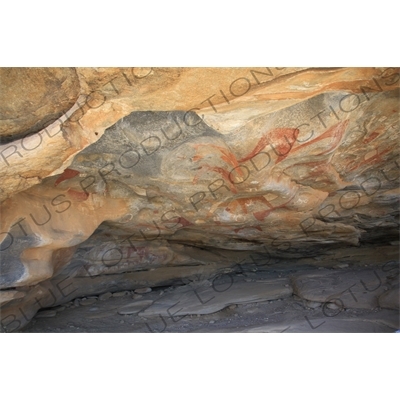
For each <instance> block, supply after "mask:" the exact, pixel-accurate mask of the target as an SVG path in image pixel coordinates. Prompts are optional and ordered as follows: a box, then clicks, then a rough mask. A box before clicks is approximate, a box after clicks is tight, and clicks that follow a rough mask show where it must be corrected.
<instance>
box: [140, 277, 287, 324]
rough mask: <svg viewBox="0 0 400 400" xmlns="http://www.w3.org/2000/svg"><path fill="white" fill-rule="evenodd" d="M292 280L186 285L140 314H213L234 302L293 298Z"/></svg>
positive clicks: (171, 315) (244, 302) (170, 315)
mask: <svg viewBox="0 0 400 400" xmlns="http://www.w3.org/2000/svg"><path fill="white" fill-rule="evenodd" d="M288 282H289V281H288V279H285V278H282V279H274V280H272V279H271V280H265V281H258V282H244V281H238V282H237V281H236V282H235V281H233V282H232V281H228V282H226V283H224V285H222V284H220V285H218V286H217V285H214V286H212V285H211V284H210V285H209V286H202V287H197V288H196V287H194V286H190V285H187V286H183V287H180V288H178V289H176V290H174V291H172V292H170V293H167V294H166V295H164V296H162V297H161V298H160V299H158V300H157V301H155V302H154V304H153V305H151V306H150V307H148V308H146V309H145V310H144V311H142V312H140V313H139V316H141V317H150V316H157V315H161V316H167V317H168V316H169V317H175V316H182V315H188V314H212V313H214V312H217V311H219V310H222V309H223V308H225V307H227V306H230V305H232V304H247V303H255V302H262V301H267V300H276V299H281V298H286V297H290V296H291V295H292V288H291V287H287V286H285V285H287V284H288Z"/></svg>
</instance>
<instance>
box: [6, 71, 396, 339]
mask: <svg viewBox="0 0 400 400" xmlns="http://www.w3.org/2000/svg"><path fill="white" fill-rule="evenodd" d="M399 78H400V70H399V69H398V68H76V69H73V68H59V69H57V68H53V69H29V68H27V69H24V68H22V69H2V70H0V85H1V88H2V89H1V91H2V93H3V96H2V99H1V104H0V113H1V115H2V118H1V119H0V121H1V124H0V135H1V138H2V142H1V146H0V154H1V159H0V168H1V176H2V184H1V191H0V197H1V200H2V203H1V232H2V233H1V235H0V241H1V248H0V250H1V253H0V256H1V274H0V289H1V292H0V296H1V297H0V300H1V312H2V316H1V318H2V328H4V330H7V331H10V330H19V329H20V328H22V327H23V326H24V325H26V323H28V322H29V320H30V319H31V318H32V317H33V316H34V315H35V313H36V312H37V311H38V310H39V309H40V308H46V307H50V306H54V305H58V304H62V303H65V302H68V301H70V300H72V299H74V298H76V297H79V296H85V295H95V294H96V295H98V294H101V293H106V292H108V291H120V290H133V289H135V288H140V287H144V286H153V287H154V286H165V285H170V284H178V283H179V284H182V283H184V282H185V280H187V279H189V280H193V279H195V277H201V278H202V279H207V278H209V277H212V276H216V274H219V273H223V272H229V271H232V270H235V269H237V268H238V265H239V266H240V265H247V264H251V263H253V264H254V263H255V262H256V261H255V259H257V260H262V265H263V266H265V267H266V268H268V266H269V265H272V264H274V263H277V262H279V260H292V261H291V262H292V263H293V265H300V264H301V263H304V262H305V261H304V260H310V259H312V258H313V257H319V256H321V255H324V254H327V253H328V252H329V251H332V250H335V251H340V249H347V248H352V249H357V248H358V247H361V248H363V247H368V246H376V245H379V246H382V245H383V246H385V245H387V246H390V243H396V242H397V241H398V240H399V195H400V189H399V175H400V174H399V172H400V168H399V167H400V165H399V162H400V161H399ZM397 243H398V242H397ZM394 248H396V245H395V246H394ZM337 249H339V250H337ZM356 259H357V258H356ZM244 260H246V261H244ZM393 260H398V252H396V251H395V252H393V251H388V254H387V257H386V258H385V259H383V260H381V262H382V263H383V262H390V261H393ZM325 262H327V261H325ZM355 262H356V261H355ZM271 263H272V264H271ZM299 263H300V264H299ZM296 288H298V289H297V290H299V291H301V290H307V289H303V288H300V286H296ZM309 300H313V296H311V297H309ZM392 303H393V302H392ZM382 304H383V303H382ZM7 327H8V328H7Z"/></svg>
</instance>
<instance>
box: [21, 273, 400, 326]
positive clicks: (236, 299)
mask: <svg viewBox="0 0 400 400" xmlns="http://www.w3.org/2000/svg"><path fill="white" fill-rule="evenodd" d="M388 298H389V299H391V301H388ZM382 302H383V304H382ZM381 306H382V307H381ZM398 308H399V294H398V266H391V267H389V268H388V267H387V268H383V269H382V268H380V269H379V268H375V269H372V268H367V269H366V268H354V267H353V268H348V267H346V266H345V265H342V266H341V268H339V269H333V268H320V269H317V270H316V269H315V268H307V267H304V268H303V269H297V270H296V271H295V272H294V271H293V270H291V269H290V268H287V267H283V268H281V269H279V268H275V269H274V270H271V271H261V272H259V271H258V272H246V273H244V274H230V275H226V276H220V277H218V278H217V279H214V280H213V281H203V282H192V283H190V284H187V285H182V286H175V287H167V288H153V290H150V288H147V289H146V288H143V289H138V290H136V291H123V292H117V293H109V292H108V293H103V294H102V295H100V296H89V297H87V298H79V299H75V300H74V301H71V302H69V303H66V304H64V305H61V306H57V307H54V308H49V309H46V310H41V311H39V313H38V314H37V315H36V316H35V318H34V319H33V320H32V321H31V322H30V323H29V324H28V325H27V326H26V327H25V328H24V329H23V330H22V332H37V333H39V332H41V333H47V332H48V333H51V332H53V333H55V332H68V333H83V332H87V333H91V332H93V333H94V332H108V333H117V332H121V333H122V332H125V333H131V332H138V333H139V332H142V333H145V332H276V333H277V332H315V333H322V332H357V333H363V332H371V333H372V332H388V333H389V332H396V331H397V330H399V329H400V321H399V309H398Z"/></svg>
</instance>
